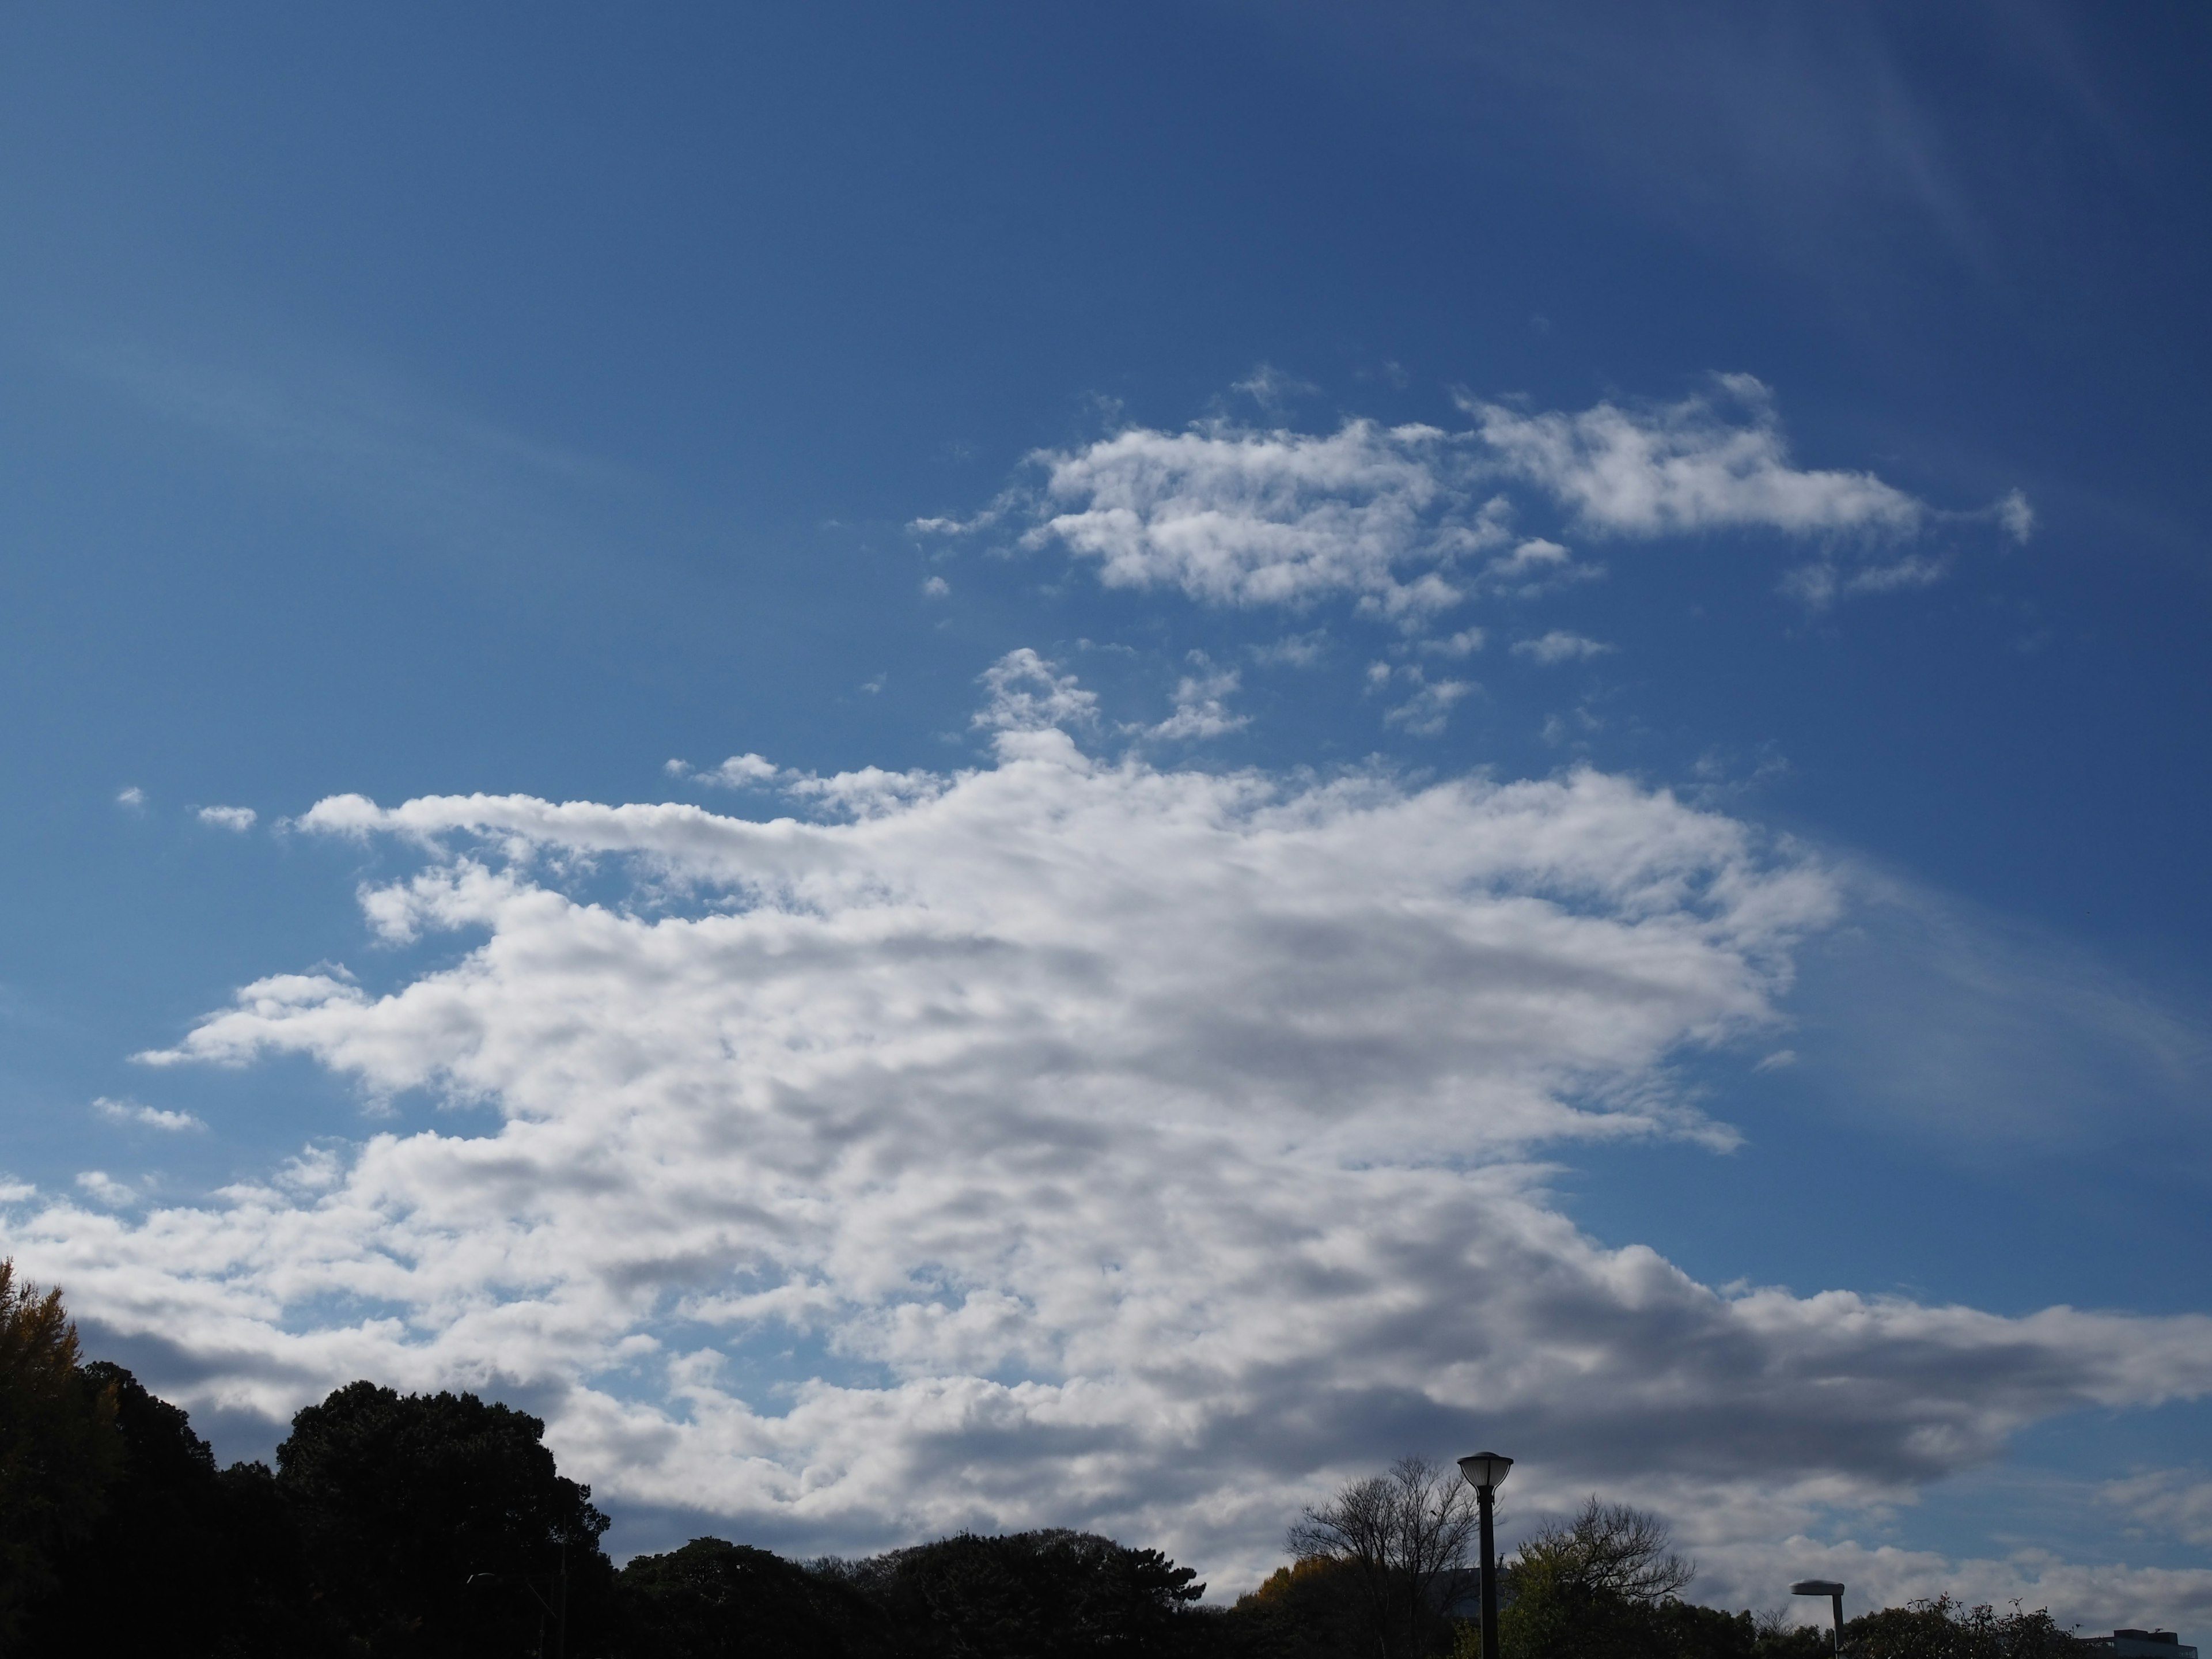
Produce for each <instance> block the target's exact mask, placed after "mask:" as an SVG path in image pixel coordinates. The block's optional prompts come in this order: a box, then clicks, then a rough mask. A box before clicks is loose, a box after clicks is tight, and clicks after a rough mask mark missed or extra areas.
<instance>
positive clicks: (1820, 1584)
mask: <svg viewBox="0 0 2212 1659" xmlns="http://www.w3.org/2000/svg"><path fill="white" fill-rule="evenodd" d="M1843 1593H1844V1587H1843V1586H1842V1585H1841V1584H1838V1583H1837V1582H1836V1581H1835V1580H1834V1579H1832V1578H1800V1579H1799V1580H1798V1581H1797V1582H1796V1583H1794V1584H1792V1585H1791V1586H1790V1594H1791V1595H1842V1594H1843Z"/></svg>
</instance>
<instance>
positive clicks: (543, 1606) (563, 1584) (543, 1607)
mask: <svg viewBox="0 0 2212 1659" xmlns="http://www.w3.org/2000/svg"><path fill="white" fill-rule="evenodd" d="M559 1542H560V1547H561V1570H560V1573H559V1576H558V1577H556V1578H555V1579H554V1581H553V1586H552V1588H553V1599H552V1600H551V1601H547V1600H546V1599H545V1598H544V1596H542V1595H539V1594H538V1586H537V1585H535V1584H533V1583H531V1582H530V1580H529V1579H528V1578H526V1577H524V1578H515V1577H510V1576H509V1575H507V1574H506V1573H501V1572H472V1573H471V1574H470V1575H469V1577H468V1582H469V1583H471V1584H474V1583H478V1582H479V1581H482V1582H483V1583H493V1584H520V1585H521V1586H522V1588H523V1589H526V1590H527V1591H529V1592H530V1599H531V1600H532V1601H535V1602H537V1603H538V1609H539V1611H541V1612H542V1613H544V1615H545V1616H546V1618H548V1619H550V1620H552V1621H553V1659H566V1656H567V1654H568V1540H567V1539H565V1538H563V1539H562V1540H560V1541H559ZM544 1652H545V1626H544V1625H542V1624H541V1625H540V1626H538V1655H539V1659H544Z"/></svg>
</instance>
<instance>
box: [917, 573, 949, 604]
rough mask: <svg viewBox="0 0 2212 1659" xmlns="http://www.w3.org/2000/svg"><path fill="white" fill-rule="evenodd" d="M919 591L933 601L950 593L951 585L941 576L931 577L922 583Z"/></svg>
mask: <svg viewBox="0 0 2212 1659" xmlns="http://www.w3.org/2000/svg"><path fill="white" fill-rule="evenodd" d="M921 591H922V592H924V593H925V594H927V596H928V597H929V598H931V599H943V598H944V597H945V595H946V594H948V593H950V592H951V591H952V584H951V582H949V581H947V580H945V578H944V577H942V576H932V577H931V578H929V580H927V581H925V582H924V583H922V585H921Z"/></svg>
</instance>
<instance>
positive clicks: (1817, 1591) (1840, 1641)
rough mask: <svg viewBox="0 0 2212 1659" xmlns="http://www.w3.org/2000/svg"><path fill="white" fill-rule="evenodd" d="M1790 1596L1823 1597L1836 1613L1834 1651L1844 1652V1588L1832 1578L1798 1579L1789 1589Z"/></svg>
mask: <svg viewBox="0 0 2212 1659" xmlns="http://www.w3.org/2000/svg"><path fill="white" fill-rule="evenodd" d="M1790 1594H1791V1595H1825V1596H1826V1597H1827V1598H1828V1600H1829V1601H1830V1602H1831V1603H1832V1605H1833V1607H1834V1608H1835V1613H1836V1651H1837V1652H1838V1653H1841V1652H1842V1651H1843V1650H1844V1587H1843V1586H1842V1585H1841V1584H1839V1583H1837V1582H1836V1581H1835V1580H1834V1579H1832V1578H1800V1579H1799V1580H1798V1581H1797V1582H1796V1583H1794V1584H1792V1585H1791V1586H1790Z"/></svg>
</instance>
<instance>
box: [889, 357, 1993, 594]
mask: <svg viewBox="0 0 2212 1659" xmlns="http://www.w3.org/2000/svg"><path fill="white" fill-rule="evenodd" d="M1712 385H1713V391H1712V392H1711V393H1709V394H1704V395H1699V396H1694V397H1690V398H1683V399H1680V400H1679V401H1677V402H1674V403H1670V404H1635V405H1631V404H1619V403H1614V402H1611V401H1607V402H1601V403H1600V404H1596V405H1595V406H1594V407H1592V408H1589V409H1586V410H1579V411H1562V410H1523V409H1518V408H1515V407H1512V406H1510V405H1508V404H1502V403H1497V402H1486V401H1482V400H1480V399H1476V398H1469V397H1462V398H1461V400H1460V401H1461V404H1462V408H1463V409H1464V410H1466V411H1467V413H1468V415H1470V416H1472V417H1473V418H1474V427H1473V428H1472V429H1470V430H1464V431H1448V430H1446V429H1444V428H1440V427H1435V426H1428V425H1421V424H1410V425H1401V426H1384V425H1383V424H1380V423H1379V422H1374V421H1370V420H1362V419H1352V420H1347V421H1346V422H1344V423H1343V424H1342V425H1341V426H1340V427H1339V428H1337V429H1336V430H1335V431H1334V432H1331V433H1305V432H1299V431H1296V430H1293V429H1291V428H1289V427H1287V426H1285V425H1280V424H1278V425H1275V426H1271V427H1267V428H1253V427H1247V426H1243V425H1239V424H1237V422H1233V421H1230V420H1227V419H1225V418H1215V419H1212V420H1207V421H1203V422H1197V423H1194V425H1192V426H1190V427H1188V428H1185V429H1183V430H1182V431H1165V430H1160V429H1158V428H1148V427H1142V426H1133V427H1129V428H1124V429H1122V430H1121V431H1118V432H1115V433H1114V434H1112V435H1109V436H1107V437H1104V438H1101V439H1099V440H1097V441H1095V442H1092V443H1089V444H1085V445H1080V446H1077V447H1073V448H1069V449H1065V450H1043V451H1039V452H1038V453H1036V454H1034V455H1032V456H1031V457H1030V464H1031V465H1032V467H1033V468H1034V469H1035V470H1036V474H1037V475H1039V476H1040V477H1041V482H1040V483H1037V484H1036V485H1035V486H1034V487H1031V486H1029V485H1018V486H1016V487H1013V488H1011V489H1007V490H1006V491H1005V492H1003V493H1002V494H1001V495H1000V496H999V497H998V498H997V499H996V500H995V501H993V502H992V503H991V504H990V506H989V507H987V508H985V509H984V510H983V511H982V512H981V513H978V514H976V515H975V517H973V518H970V519H967V520H960V519H955V518H949V517H940V518H934V519H927V520H915V522H914V524H913V526H911V527H912V528H914V529H915V530H916V531H918V532H929V533H939V534H956V535H957V534H972V533H975V532H980V531H982V530H986V529H989V528H993V527H994V526H1000V525H1001V524H1008V525H1010V526H1020V533H1019V540H1020V541H1021V543H1022V544H1024V545H1026V546H1029V547H1032V548H1035V547H1041V546H1043V545H1046V544H1057V545H1060V546H1062V547H1065V548H1066V549H1067V550H1069V551H1070V552H1071V553H1073V555H1074V556H1076V557H1077V558H1078V559H1079V560H1081V561H1085V562H1091V563H1092V564H1094V565H1095V568H1097V573H1098V575H1099V579H1100V580H1102V581H1103V582H1104V583H1105V584H1106V585H1107V586H1114V587H1127V588H1137V589H1158V588H1176V589H1180V590H1181V591H1182V592H1184V593H1186V594H1188V595H1189V596H1190V597H1191V598H1193V599H1198V600H1200V601H1201V602H1203V603H1206V604H1210V605H1228V606H1237V607H1247V608H1249V607H1256V606H1286V607H1291V608H1304V607H1309V606H1311V605H1315V604H1317V603H1319V602H1320V601H1322V600H1323V599H1331V598H1348V599H1352V600H1354V601H1356V603H1357V605H1358V607H1359V608H1360V609H1361V610H1363V611H1366V612H1368V613H1369V614H1370V615H1373V616H1376V617H1383V618H1387V619H1389V620H1391V621H1393V622H1395V623H1397V624H1399V625H1400V626H1401V627H1403V628H1405V629H1407V630H1408V631H1413V632H1419V631H1422V630H1423V629H1425V628H1426V627H1427V626H1428V625H1429V624H1430V623H1431V622H1432V621H1433V620H1434V619H1435V618H1436V617H1437V616H1439V615H1440V614H1441V613H1443V611H1448V610H1449V609H1450V608H1452V607H1453V606H1455V605H1459V604H1461V603H1462V602H1463V601H1465V600H1467V599H1469V598H1471V597H1473V596H1474V595H1475V594H1476V593H1478V592H1490V593H1493V594H1496V595H1499V596H1503V597H1518V598H1534V597H1536V596H1538V595H1540V594H1542V593H1544V592H1549V591H1552V590H1554V589H1556V588H1558V587H1559V586H1562V585H1564V584H1565V583H1568V582H1571V581H1576V580H1587V579H1589V578H1590V577H1593V576H1595V575H1597V574H1601V567H1599V566H1596V565H1594V564H1591V563H1589V562H1582V561H1577V560H1576V559H1575V558H1574V557H1573V556H1572V555H1571V553H1570V551H1569V550H1568V548H1567V547H1566V546H1565V544H1562V543H1561V542H1559V541H1558V540H1556V539H1553V538H1548V537H1544V536H1526V535H1522V536H1518V537H1517V538H1516V532H1515V531H1514V527H1513V526H1514V523H1515V520H1516V516H1517V515H1518V514H1519V513H1522V511H1524V510H1525V509H1526V507H1527V506H1528V503H1527V501H1525V500H1523V501H1519V502H1516V500H1515V499H1514V498H1513V496H1512V495H1511V493H1510V492H1511V491H1512V490H1513V489H1515V488H1516V487H1518V488H1519V489H1521V490H1522V492H1523V495H1524V496H1525V495H1527V494H1528V493H1529V492H1533V493H1534V495H1535V496H1536V497H1537V498H1539V501H1538V504H1539V506H1540V507H1543V508H1546V509H1548V510H1550V511H1552V512H1553V513H1563V514H1564V515H1565V524H1566V526H1568V527H1569V528H1570V529H1571V531H1573V532H1576V533H1577V534H1580V535H1585V536H1595V537H1603V538H1613V539H1624V538H1642V539H1650V538H1662V537H1670V536H1681V535H1687V534H1694V533H1700V532H1710V531H1716V530H1729V531H1744V530H1760V531H1766V532H1772V533H1774V534H1777V535H1779V536H1781V537H1784V538H1789V539H1791V540H1796V541H1812V542H1814V543H1815V544H1818V545H1819V546H1820V547H1821V548H1822V549H1823V550H1824V551H1823V554H1822V556H1821V557H1820V559H1819V560H1817V561H1816V562H1814V564H1812V565H1810V566H1808V567H1807V568H1805V570H1804V571H1802V572H1801V573H1800V574H1799V575H1798V576H1797V577H1796V578H1795V579H1794V580H1796V583H1797V585H1798V586H1800V587H1801V588H1803V589H1804V590H1805V592H1806V593H1807V594H1808V595H1809V596H1813V597H1816V598H1817V599H1818V600H1819V601H1820V602H1821V603H1825V602H1826V600H1828V599H1832V598H1835V597H1838V596H1839V595H1844V594H1850V593H1856V592H1881V591H1884V590H1887V589H1891V588H1896V587H1901V586H1916V585H1919V584H1922V583H1924V582H1926V581H1929V580H1935V579H1936V577H1938V576H1940V575H1941V574H1942V572H1943V569H1944V566H1943V564H1942V562H1941V561H1940V560H1939V559H1936V558H1934V557H1930V556H1924V555H1908V556H1901V557H1896V556H1893V557H1888V558H1887V559H1883V560H1875V561H1872V562H1869V561H1867V560H1865V559H1863V558H1855V559H1853V560H1850V561H1849V562H1845V561H1843V560H1842V559H1840V557H1839V556H1838V552H1837V550H1838V548H1841V547H1844V546H1846V545H1849V546H1851V547H1857V548H1858V549H1861V550H1866V549H1871V548H1876V547H1884V546H1887V547H1892V548H1893V547H1894V546H1895V545H1896V544H1899V543H1902V542H1905V541H1907V540H1910V539H1911V538H1915V537H1917V536H1918V535H1920V534H1921V532H1923V530H1924V529H1925V528H1926V527H1927V526H1929V525H1930V524H1931V523H1934V522H1936V520H1966V519H1974V518H1981V519H1986V520H1995V521H1996V522H1997V523H1998V524H2000V525H2001V526H2002V527H2003V528H2004V530H2005V531H2006V532H2007V533H2008V534H2009V535H2011V536H2013V537H2014V538H2015V539H2023V538H2025V537H2026V536H2027V533H2028V531H2029V529H2030V528H2031V526H2033V510H2032V509H2031V508H2030V507H2029V506H2028V504H2027V500H2026V498H2025V497H2024V496H2022V495H2020V494H2019V492H2018V491H2015V492H2013V493H2012V494H2010V495H2007V496H2006V497H2005V498H2004V499H2003V500H2002V501H1999V502H1997V503H1996V504H1994V505H1993V506H1991V507H1988V508H1984V509H1982V510H1980V511H1978V512H1976V513H1944V512H1939V511H1937V510H1936V509H1934V508H1931V507H1929V506H1928V505H1927V504H1926V503H1924V502H1923V501H1919V500H1918V499H1917V498H1916V497H1915V496H1913V495H1909V494H1907V493H1906V492H1905V491H1904V490H1901V489H1898V488H1897V487H1895V486H1894V485H1893V484H1890V483H1885V482H1884V481H1883V480H1881V478H1879V477H1875V475H1874V474H1872V473H1871V472H1864V471H1843V470H1835V469H1821V468H1808V467H1803V466H1800V465H1797V463H1796V460H1795V459H1793V458H1792V456H1791V454H1790V446H1789V443H1788V441H1787V438H1786V437H1785V435H1784V431H1783V427H1782V422H1781V418H1780V416H1779V414H1778V412H1777V410H1776V408H1775V404H1774V399H1773V396H1772V394H1771V392H1769V390H1768V389H1767V387H1766V386H1765V385H1764V384H1762V383H1761V382H1760V381H1759V380H1756V379H1755V378H1753V376H1751V375H1748V374H1723V375H1717V376H1715V377H1714V379H1713V382H1712ZM1285 386H1287V383H1286V382H1283V381H1282V380H1280V378H1279V377H1272V378H1271V377H1270V376H1268V375H1262V376H1260V377H1257V378H1255V380H1253V381H1252V382H1250V383H1240V386H1238V388H1237V389H1238V390H1240V391H1244V392H1250V393H1251V394H1252V395H1254V396H1255V397H1257V398H1260V399H1261V404H1262V405H1263V407H1264V408H1265V409H1266V410H1267V411H1268V414H1269V417H1270V418H1271V419H1273V420H1276V421H1280V420H1281V419H1282V418H1283V410H1284V405H1283V403H1282V399H1281V397H1280V396H1279V395H1278V394H1279V392H1282V391H1283V390H1284V388H1285Z"/></svg>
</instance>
